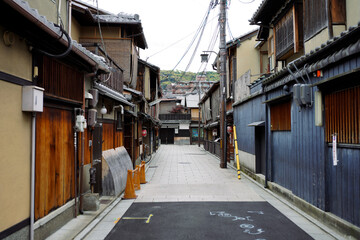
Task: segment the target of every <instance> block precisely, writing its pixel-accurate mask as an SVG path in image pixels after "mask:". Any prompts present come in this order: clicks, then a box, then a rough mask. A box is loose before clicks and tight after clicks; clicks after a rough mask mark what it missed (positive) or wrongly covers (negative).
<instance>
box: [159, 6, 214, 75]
mask: <svg viewBox="0 0 360 240" xmlns="http://www.w3.org/2000/svg"><path fill="white" fill-rule="evenodd" d="M212 6H213V1H211V2H210V4H209V7H208V9H207V11H206V14H205V16H204V18H203V20H202V22H201V24H200V26H199V28H198V29H197V30H196V33H195V35H194V37H193V39H192V40H191V43H190V44H189V46H188V48H187V49H186V51H185V53H184V54H183V56H182V57H181V58H180V60H179V61H178V63H177V64H176V65H175V67H174V68H173V69H172V70H171V71H170V73H168V74H167V75H166V76H165V78H168V77H169V75H170V74H171V73H173V72H174V70H175V69H176V67H177V66H178V65H179V64H180V62H181V61H182V60H183V59H184V57H185V56H186V55H187V53H188V52H189V50H190V49H191V47H192V45H193V44H194V42H195V40H196V39H197V38H198V35H199V34H200V38H199V41H198V44H197V46H198V45H199V42H200V40H201V36H202V33H203V32H204V29H205V26H206V23H207V19H208V17H209V14H210V10H211V9H213V8H212ZM195 53H196V51H195V52H194V53H193V55H192V57H191V60H190V62H189V64H188V66H187V68H186V70H185V71H184V72H183V73H182V74H181V76H180V77H178V79H180V78H183V77H184V76H185V74H186V71H187V69H188V68H189V67H190V64H191V62H192V60H193V58H194V55H195ZM178 79H175V82H177V81H178Z"/></svg>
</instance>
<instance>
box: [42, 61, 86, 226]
mask: <svg viewBox="0 0 360 240" xmlns="http://www.w3.org/2000/svg"><path fill="white" fill-rule="evenodd" d="M38 63H39V64H40V67H39V78H38V82H37V83H38V85H39V86H41V87H43V88H44V89H45V101H44V105H45V107H44V111H43V112H42V113H38V114H37V121H36V173H35V176H36V178H35V196H36V197H35V219H39V218H42V217H44V216H46V215H48V214H49V213H50V212H51V211H53V210H54V209H56V208H58V207H61V206H63V205H64V204H65V203H67V202H68V201H69V200H71V199H73V198H74V197H75V187H76V185H75V182H77V177H76V174H75V170H74V169H75V147H74V128H73V126H74V122H75V116H74V108H76V107H81V106H82V102H83V92H84V74H83V73H81V72H80V71H79V70H78V69H76V68H75V67H72V66H70V65H67V64H65V63H63V62H60V61H58V60H55V59H52V58H49V57H45V56H40V57H39V58H38Z"/></svg>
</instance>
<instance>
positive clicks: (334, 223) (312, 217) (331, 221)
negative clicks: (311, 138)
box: [202, 148, 360, 239]
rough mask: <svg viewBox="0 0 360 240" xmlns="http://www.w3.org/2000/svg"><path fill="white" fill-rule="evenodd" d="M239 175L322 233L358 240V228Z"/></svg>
mask: <svg viewBox="0 0 360 240" xmlns="http://www.w3.org/2000/svg"><path fill="white" fill-rule="evenodd" d="M202 150H204V151H206V150H205V149H204V148H202ZM206 152H207V153H208V154H210V155H211V156H214V157H215V158H217V159H219V157H218V156H216V155H214V154H211V153H209V152H208V151H206ZM228 166H230V167H231V168H232V169H233V170H235V171H237V169H236V168H235V167H234V166H232V165H231V164H228ZM241 173H242V175H243V176H245V177H246V178H247V179H249V180H250V181H252V182H253V183H255V184H256V185H258V186H259V187H260V188H262V189H263V190H264V191H266V192H268V193H270V194H271V195H272V196H273V197H275V198H276V199H278V200H279V201H281V202H282V203H284V204H285V205H287V206H288V207H290V208H292V209H293V210H294V211H296V212H297V213H299V214H300V215H302V216H303V217H305V218H306V219H308V220H309V221H311V222H312V223H314V224H315V225H316V226H318V227H319V228H321V229H322V230H323V231H325V232H327V233H329V234H330V235H331V236H333V237H334V238H336V239H340V238H346V239H360V228H359V227H357V226H355V225H353V224H351V223H349V222H347V221H345V220H343V219H341V218H339V217H337V216H335V215H334V214H332V213H329V212H324V211H323V210H321V209H319V208H317V207H315V206H313V205H311V204H310V203H308V202H306V201H305V200H303V199H301V198H299V197H297V196H296V195H294V194H293V193H292V192H291V191H290V190H288V189H286V188H283V187H281V186H280V185H278V184H276V183H273V182H270V181H268V189H266V188H264V185H265V178H261V177H260V176H259V175H257V174H254V173H252V172H251V171H249V170H248V169H246V168H244V167H242V168H241ZM281 197H283V198H285V201H284V199H281ZM288 201H289V202H288ZM304 213H305V214H304ZM319 222H321V223H322V224H324V225H323V226H322V225H321V224H319ZM331 227H332V228H334V229H336V231H333V230H331V229H329V228H331Z"/></svg>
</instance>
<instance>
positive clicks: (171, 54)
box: [83, 0, 261, 72]
mask: <svg viewBox="0 0 360 240" xmlns="http://www.w3.org/2000/svg"><path fill="white" fill-rule="evenodd" d="M83 1H84V2H87V3H90V4H93V5H96V0H83ZM249 1H252V0H241V1H240V0H231V1H229V2H230V6H229V9H228V22H229V27H230V31H231V33H232V35H233V37H234V38H236V37H239V36H241V35H243V34H245V33H247V32H249V31H251V30H253V29H255V28H256V26H250V25H249V22H248V20H249V19H250V18H251V17H252V15H253V14H254V12H255V11H256V9H257V8H258V6H259V5H260V3H261V0H255V1H254V2H252V3H250V4H245V3H244V2H249ZM219 2H220V1H219ZM98 4H99V8H101V9H104V10H107V11H109V12H112V13H114V14H117V13H119V12H125V13H130V14H135V13H136V14H139V15H140V19H141V22H142V27H143V29H144V33H145V38H146V41H147V44H148V49H146V50H141V51H140V57H141V59H143V60H146V59H147V58H148V57H149V59H148V62H149V63H151V64H154V65H156V66H158V67H160V69H162V70H172V69H173V68H174V67H175V66H176V64H177V63H178V62H179V60H180V59H181V57H182V56H183V55H184V53H185V51H186V49H187V48H188V46H189V44H190V42H191V40H192V39H193V37H194V35H195V32H196V30H197V29H198V28H199V26H200V24H201V22H202V20H203V18H204V16H205V14H206V12H207V9H208V6H209V4H210V0H179V1H174V0H98ZM218 14H219V5H218V6H217V7H216V8H215V9H213V10H212V11H211V12H210V16H209V19H208V24H207V27H206V30H205V32H204V34H203V37H202V40H201V44H200V45H199V47H198V50H197V53H196V54H195V57H194V60H193V62H192V64H191V66H190V68H189V71H192V72H198V71H199V69H201V70H203V67H202V68H200V67H201V59H200V54H201V53H202V51H204V50H207V49H208V46H209V43H210V40H211V39H212V36H213V35H214V32H215V27H216V25H217V23H218ZM230 39H231V37H230V33H229V32H227V41H228V40H230ZM180 40H182V41H180ZM179 41H180V42H179ZM176 42H178V43H177V44H175V45H172V44H174V43H176ZM196 42H197V41H196ZM170 45H172V46H171V47H169V46H170ZM195 45H196V44H194V46H193V47H192V48H191V49H190V51H189V53H188V54H187V56H186V57H185V58H184V59H183V60H182V61H181V63H180V64H179V65H178V66H177V67H176V69H178V70H185V69H186V66H187V65H188V63H189V59H190V57H191V55H192V54H193V52H194V48H195ZM167 47H169V48H167ZM166 48H167V49H166ZM159 51H161V52H159ZM214 51H215V52H218V51H219V40H218V41H217V42H216V45H215V48H214ZM158 52H159V53H158ZM154 54H155V55H154ZM214 58H215V55H214V54H213V55H212V57H211V59H210V63H212V62H213V61H214ZM206 70H208V71H212V68H211V66H210V64H208V66H207V67H206Z"/></svg>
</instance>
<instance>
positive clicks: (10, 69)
mask: <svg viewBox="0 0 360 240" xmlns="http://www.w3.org/2000/svg"><path fill="white" fill-rule="evenodd" d="M4 31H6V29H5V28H3V27H2V26H0V36H1V38H0V56H6V57H0V71H2V72H5V73H8V74H11V75H14V76H17V77H20V78H23V79H26V80H29V81H30V80H31V74H32V67H31V66H32V65H31V62H32V55H31V53H30V51H29V50H28V46H27V44H26V43H25V40H24V39H22V38H20V37H19V36H18V35H16V34H15V41H14V44H13V45H12V46H5V44H4V41H3V35H4Z"/></svg>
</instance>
